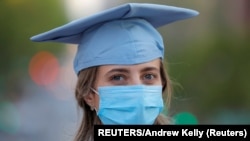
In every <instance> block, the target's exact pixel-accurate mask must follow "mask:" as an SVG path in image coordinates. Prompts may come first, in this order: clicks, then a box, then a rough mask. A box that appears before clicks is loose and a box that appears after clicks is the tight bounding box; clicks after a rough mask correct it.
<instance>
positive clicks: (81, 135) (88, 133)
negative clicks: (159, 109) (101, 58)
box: [74, 62, 172, 141]
mask: <svg viewBox="0 0 250 141" xmlns="http://www.w3.org/2000/svg"><path fill="white" fill-rule="evenodd" d="M97 69H98V67H91V68H87V69H84V70H82V71H80V73H79V75H78V81H77V84H76V89H75V97H76V100H77V102H78V105H79V107H80V108H81V110H82V112H83V117H82V121H81V124H80V127H79V129H78V131H77V134H76V136H75V139H74V141H91V140H94V139H93V137H94V125H97V124H101V121H100V119H99V118H98V116H97V115H96V111H95V110H91V107H90V106H89V105H88V104H87V103H86V102H85V100H84V97H85V96H86V95H88V94H90V91H91V89H90V88H91V87H93V86H94V84H95V79H96V74H97ZM160 73H161V80H162V85H163V90H162V91H163V99H164V102H165V103H164V104H165V107H166V108H169V107H170V101H171V95H172V84H171V80H170V78H169V75H168V73H167V70H166V67H165V64H163V63H162V62H161V66H160ZM155 124H158V125H160V124H171V120H170V118H169V117H168V116H167V115H164V114H160V115H159V116H158V117H157V119H156V121H155Z"/></svg>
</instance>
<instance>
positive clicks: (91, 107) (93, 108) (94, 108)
mask: <svg viewBox="0 0 250 141" xmlns="http://www.w3.org/2000/svg"><path fill="white" fill-rule="evenodd" d="M90 90H92V91H93V92H94V93H95V94H97V95H99V94H98V91H96V90H95V89H94V88H92V87H90ZM90 110H91V111H94V110H95V111H96V113H97V109H96V107H94V106H90Z"/></svg>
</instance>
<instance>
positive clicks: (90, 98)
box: [84, 93, 95, 107]
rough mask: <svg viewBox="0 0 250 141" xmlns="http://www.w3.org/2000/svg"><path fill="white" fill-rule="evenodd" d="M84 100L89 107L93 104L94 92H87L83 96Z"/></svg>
mask: <svg viewBox="0 0 250 141" xmlns="http://www.w3.org/2000/svg"><path fill="white" fill-rule="evenodd" d="M84 101H85V102H86V103H87V104H88V105H89V107H94V106H95V94H94V93H88V94H87V95H86V96H85V97H84Z"/></svg>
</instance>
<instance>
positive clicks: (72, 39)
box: [30, 3, 199, 74]
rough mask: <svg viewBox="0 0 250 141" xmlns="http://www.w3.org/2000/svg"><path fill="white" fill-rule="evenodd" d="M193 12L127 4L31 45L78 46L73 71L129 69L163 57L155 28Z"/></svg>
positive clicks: (50, 33)
mask: <svg viewBox="0 0 250 141" xmlns="http://www.w3.org/2000/svg"><path fill="white" fill-rule="evenodd" d="M198 14H199V13H198V12H197V11H196V10H192V9H187V8H182V7H175V6H168V5H160V4H150V3H127V4H123V5H120V6H117V7H113V8H110V9H106V10H104V11H101V12H99V13H96V14H93V15H91V16H88V17H83V18H80V19H76V20H74V21H71V22H69V23H67V24H65V25H62V26H59V27H56V28H54V29H52V30H49V31H47V32H44V33H41V34H38V35H35V36H33V37H31V38H30V39H31V40H32V41H34V42H59V43H66V44H77V45H78V47H77V52H76V55H75V59H74V70H75V73H76V74H78V73H79V72H80V71H81V70H82V69H86V68H89V67H93V66H100V65H108V64H116V65H132V64H139V63H144V62H148V61H151V60H154V59H157V58H161V59H163V57H164V43H163V39H162V37H161V35H160V33H159V32H158V31H157V28H158V27H161V26H164V25H167V24H170V23H173V22H176V21H180V20H184V19H188V18H191V17H194V16H197V15H198Z"/></svg>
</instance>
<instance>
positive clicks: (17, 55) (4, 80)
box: [0, 0, 66, 101]
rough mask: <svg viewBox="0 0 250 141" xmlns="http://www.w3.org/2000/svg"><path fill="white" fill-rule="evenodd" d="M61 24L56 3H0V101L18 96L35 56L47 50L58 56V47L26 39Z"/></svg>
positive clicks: (46, 0) (11, 0)
mask: <svg viewBox="0 0 250 141" xmlns="http://www.w3.org/2000/svg"><path fill="white" fill-rule="evenodd" d="M65 20H66V18H65V13H64V11H63V5H62V3H61V2H60V1H59V0H58V1H57V0H52V1H51V0H43V1H33V0H22V1H20V0H19V1H18V0H1V1H0V24H1V25H0V31H1V33H0V48H1V59H0V66H1V68H0V101H1V99H6V98H7V99H12V100H14V99H15V98H18V97H19V96H20V95H21V94H22V85H23V84H22V80H23V79H27V78H28V77H29V76H28V65H29V61H30V59H31V57H32V56H33V55H34V54H35V53H36V52H38V51H41V50H48V51H50V52H52V53H54V54H55V55H57V54H59V53H60V52H62V50H63V48H62V47H59V46H60V45H58V44H57V45H55V44H49V43H48V45H44V44H43V45H41V44H37V43H32V42H31V41H30V40H29V38H30V37H31V36H33V35H35V34H37V33H40V32H43V31H46V30H48V29H50V28H52V27H55V26H58V25H59V24H61V23H63V22H65ZM47 23H49V24H47ZM55 46H57V47H55Z"/></svg>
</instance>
